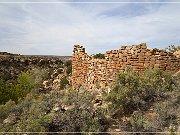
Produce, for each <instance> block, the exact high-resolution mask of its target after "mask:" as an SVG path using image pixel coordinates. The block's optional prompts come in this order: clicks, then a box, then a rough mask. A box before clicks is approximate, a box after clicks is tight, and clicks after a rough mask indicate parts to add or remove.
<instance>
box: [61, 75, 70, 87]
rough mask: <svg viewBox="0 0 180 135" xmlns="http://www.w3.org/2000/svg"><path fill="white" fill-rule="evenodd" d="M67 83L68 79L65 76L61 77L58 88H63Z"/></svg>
mask: <svg viewBox="0 0 180 135" xmlns="http://www.w3.org/2000/svg"><path fill="white" fill-rule="evenodd" d="M67 85H69V81H68V80H67V78H66V77H63V78H62V79H61V81H60V89H64V88H65V87H66V86H67Z"/></svg>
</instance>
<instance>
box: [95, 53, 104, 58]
mask: <svg viewBox="0 0 180 135" xmlns="http://www.w3.org/2000/svg"><path fill="white" fill-rule="evenodd" d="M93 58H95V59H105V55H104V54H101V53H98V54H95V55H94V56H93Z"/></svg>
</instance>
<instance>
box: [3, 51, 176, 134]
mask: <svg viewBox="0 0 180 135" xmlns="http://www.w3.org/2000/svg"><path fill="white" fill-rule="evenodd" d="M169 51H171V49H169ZM98 57H100V58H101V56H99V55H98ZM71 75H72V61H71V60H68V61H65V62H63V63H61V64H60V63H59V64H57V65H56V66H53V68H49V67H48V68H47V67H43V68H42V67H41V66H40V67H37V66H34V67H31V68H29V69H28V70H23V71H22V72H20V73H19V74H18V75H16V74H15V77H10V78H8V75H7V77H6V76H1V78H0V132H24V133H26V132H41V133H42V132H43V134H48V133H47V132H63V133H64V134H65V132H74V134H82V133H84V132H88V133H89V134H100V132H104V133H106V134H110V132H117V131H119V132H124V133H125V134H144V133H143V132H151V134H158V133H156V132H166V133H167V134H172V135H173V134H177V133H178V132H180V129H179V128H180V115H179V112H180V73H179V72H177V73H175V72H171V71H163V70H160V69H159V68H155V69H151V68H147V69H146V70H145V72H144V73H138V72H136V71H134V70H133V69H132V68H131V67H126V69H125V70H124V71H118V72H117V74H116V79H115V81H114V82H113V83H112V84H111V85H110V86H109V88H104V89H100V88H96V89H93V90H92V89H91V90H90V89H88V88H87V87H85V86H81V87H77V88H74V87H73V86H71V80H70V78H71ZM10 76H12V74H11V75H10ZM12 78H13V79H12ZM9 80H11V81H9ZM137 132H139V133H137ZM140 132H142V133H140ZM27 134H28V133H27ZM67 134H68V133H67Z"/></svg>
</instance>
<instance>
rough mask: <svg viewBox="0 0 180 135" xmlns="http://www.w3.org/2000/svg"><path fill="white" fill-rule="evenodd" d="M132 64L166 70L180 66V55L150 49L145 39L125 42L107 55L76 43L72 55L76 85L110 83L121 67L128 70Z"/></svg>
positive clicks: (137, 69) (134, 66)
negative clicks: (89, 52)
mask: <svg viewBox="0 0 180 135" xmlns="http://www.w3.org/2000/svg"><path fill="white" fill-rule="evenodd" d="M127 66H131V67H132V68H133V69H134V70H135V71H137V72H140V73H141V72H144V71H145V69H146V67H152V68H160V69H162V70H170V71H178V70H180V57H178V56H176V55H174V54H172V53H170V52H166V51H164V50H159V49H147V46H146V44H145V43H142V44H139V45H132V46H121V48H120V49H119V50H111V51H107V52H106V54H105V59H94V58H93V57H91V56H89V55H87V53H86V52H85V48H83V47H82V46H79V45H75V46H74V51H73V58H72V85H73V86H74V87H77V86H81V85H85V86H87V87H88V88H89V89H93V88H95V87H101V88H102V87H106V86H108V85H109V84H110V83H111V82H112V81H113V80H115V79H114V78H115V74H116V73H117V71H124V70H125V68H126V67H127Z"/></svg>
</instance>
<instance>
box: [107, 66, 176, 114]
mask: <svg viewBox="0 0 180 135" xmlns="http://www.w3.org/2000/svg"><path fill="white" fill-rule="evenodd" d="M173 87H175V82H174V81H173V78H172V74H171V73H169V72H166V71H161V70H159V69H155V70H151V69H148V70H147V71H146V72H145V74H144V75H142V76H140V75H138V74H136V73H135V72H134V71H132V70H126V71H125V72H120V73H119V74H118V75H117V80H116V82H115V84H114V85H113V88H112V90H111V91H110V93H109V94H108V95H107V97H106V101H108V102H111V105H110V111H111V112H112V114H113V113H114V114H116V113H117V114H118V115H129V114H132V112H133V111H134V110H139V109H140V110H146V109H147V108H148V107H149V105H150V104H151V103H152V102H154V101H156V100H159V99H160V98H163V97H164V92H167V91H172V90H173Z"/></svg>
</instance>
